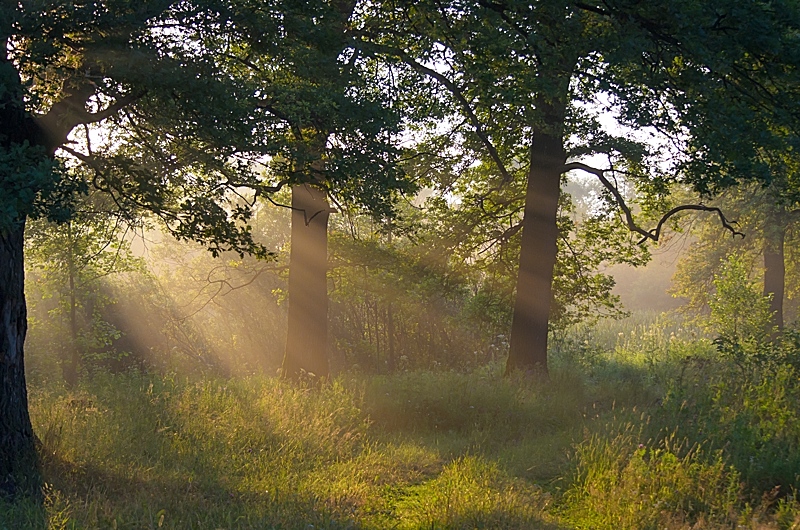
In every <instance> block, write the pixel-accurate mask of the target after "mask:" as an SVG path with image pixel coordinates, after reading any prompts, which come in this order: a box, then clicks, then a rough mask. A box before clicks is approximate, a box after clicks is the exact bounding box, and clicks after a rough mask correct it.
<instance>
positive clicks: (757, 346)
mask: <svg viewBox="0 0 800 530" xmlns="http://www.w3.org/2000/svg"><path fill="white" fill-rule="evenodd" d="M713 283H714V289H715V291H714V294H713V295H712V296H711V299H710V300H709V307H710V309H711V315H710V316H709V319H708V323H707V325H706V328H707V329H708V330H709V331H710V332H712V333H715V334H716V335H717V338H716V339H715V342H716V344H717V346H718V348H719V349H720V352H722V353H723V354H725V355H730V356H732V357H734V360H736V361H737V362H739V363H743V362H745V361H746V359H747V358H748V357H751V358H752V357H754V356H758V355H759V354H761V353H763V351H762V350H764V349H766V348H768V346H767V342H768V339H769V338H770V337H771V336H772V335H773V333H774V330H773V329H772V328H771V320H770V319H771V313H770V307H769V298H768V297H765V296H763V295H762V294H761V293H760V292H759V290H758V288H757V287H756V284H755V282H754V281H753V280H751V279H750V278H749V276H748V271H747V267H746V266H745V264H744V262H743V260H742V258H741V257H739V256H735V255H734V256H730V257H729V258H728V259H727V260H726V261H725V262H724V263H723V264H722V266H721V267H720V271H719V274H718V275H717V276H716V277H715V279H714V282H713Z"/></svg>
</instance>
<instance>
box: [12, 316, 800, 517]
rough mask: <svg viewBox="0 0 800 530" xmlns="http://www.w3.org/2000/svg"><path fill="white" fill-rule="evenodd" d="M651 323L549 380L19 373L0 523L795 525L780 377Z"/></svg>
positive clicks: (795, 394) (799, 509)
mask: <svg viewBox="0 0 800 530" xmlns="http://www.w3.org/2000/svg"><path fill="white" fill-rule="evenodd" d="M637 325H638V324H637ZM658 325H662V328H663V327H664V326H663V324H658V323H657V322H656V323H655V324H651V327H650V328H635V329H633V331H634V334H633V335H631V333H630V330H623V331H621V332H617V335H616V336H617V337H618V338H617V339H615V340H614V343H613V344H611V345H606V346H604V347H602V348H600V347H597V348H593V347H592V345H593V342H592V340H593V339H591V338H589V339H583V338H581V339H580V340H579V341H577V343H576V344H577V345H578V346H575V347H574V348H572V349H571V350H570V351H569V352H567V353H565V352H564V351H561V352H556V354H555V358H554V362H553V366H554V368H553V373H552V376H551V379H550V381H531V380H525V379H514V378H511V379H503V378H502V377H501V376H500V366H487V367H483V368H481V369H478V370H475V371H473V372H470V373H457V372H442V373H432V372H414V373H402V374H397V375H393V376H374V377H367V376H356V375H350V376H343V377H341V378H339V379H337V380H336V381H334V382H333V383H331V384H329V385H327V386H324V387H323V388H315V389H311V388H298V387H295V386H292V385H290V384H287V383H285V382H283V381H280V380H277V379H275V378H267V377H263V378H257V377H253V378H248V379H230V380H223V379H208V380H192V379H189V378H185V377H183V378H182V377H178V376H174V375H173V376H164V375H154V374H142V373H126V374H117V375H111V374H99V375H97V376H95V377H94V378H93V379H92V380H91V381H88V382H86V383H84V385H83V386H82V387H81V388H80V389H78V390H75V391H72V392H66V391H64V390H63V389H60V388H57V387H52V386H51V387H45V388H33V389H32V390H31V395H30V405H31V412H32V417H33V421H34V426H35V429H36V432H37V433H38V435H39V437H40V438H41V439H42V443H43V465H44V472H45V477H46V480H47V487H46V491H45V497H46V499H45V503H44V505H43V506H35V505H26V504H24V503H22V504H16V505H10V504H0V528H9V529H12V528H13V529H16V528H50V529H73V528H75V529H84V528H85V529H91V528H116V529H123V528H129V529H141V528H176V529H192V528H195V529H201V528H202V529H206V528H208V529H217V528H231V529H233V528H237V529H239V528H240V529H249V528H253V529H256V528H285V529H294V528H297V529H308V528H332V529H333V528H352V529H384V528H397V529H418V528H419V529H423V528H424V529H445V528H448V529H449V528H454V529H455V528H458V529H461V528H464V529H467V528H469V529H472V528H498V529H505V528H512V529H513V528H520V529H522V528H534V529H535V528H543V529H566V528H587V529H588V528H596V529H603V528H609V529H611V528H653V529H656V528H787V529H788V528H800V505H799V504H798V502H797V500H796V498H795V492H794V489H793V488H795V487H797V486H798V485H800V477H798V474H800V457H798V456H797V455H798V454H800V450H798V447H800V444H798V441H799V440H800V419H798V413H799V411H800V385H799V384H798V383H797V379H798V378H797V374H796V373H795V372H793V371H791V369H790V367H787V366H782V367H778V368H775V369H774V370H773V369H772V368H769V369H767V368H764V370H761V372H759V370H755V371H750V372H748V373H746V374H742V373H741V371H738V372H736V370H735V368H731V367H729V366H728V365H726V364H725V362H724V361H723V360H720V359H717V358H715V357H714V351H713V348H711V346H710V343H707V342H704V341H702V340H696V339H694V338H692V337H678V338H674V337H676V335H675V334H674V332H673V331H670V332H669V333H666V332H665V331H664V329H661V330H658V329H654V328H653V326H658ZM619 333H623V334H622V335H619ZM608 335H609V337H613V336H614V335H612V334H610V333H609V334H608ZM637 337H638V338H637ZM623 339H624V340H623ZM584 340H588V341H589V344H586V343H584V342H583V341H584ZM580 344H583V346H582V347H581V346H580ZM770 370H772V371H770ZM726 385H727V386H726ZM776 486H778V487H777V489H776Z"/></svg>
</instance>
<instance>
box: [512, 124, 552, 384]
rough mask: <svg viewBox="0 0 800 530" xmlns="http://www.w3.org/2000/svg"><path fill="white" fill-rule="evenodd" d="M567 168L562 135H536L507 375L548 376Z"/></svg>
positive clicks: (526, 196)
mask: <svg viewBox="0 0 800 530" xmlns="http://www.w3.org/2000/svg"><path fill="white" fill-rule="evenodd" d="M565 162H566V154H565V152H564V146H563V142H562V138H561V135H560V134H547V133H539V132H537V133H536V134H535V135H534V138H533V145H532V146H531V152H530V169H529V171H528V187H527V191H526V194H525V213H524V219H523V228H522V245H521V250H520V261H519V275H518V277H517V295H516V299H515V301H514V316H513V319H512V321H511V341H510V342H511V344H510V351H509V356H508V362H507V363H506V374H510V373H511V372H514V371H516V370H521V371H524V372H527V373H540V374H547V331H548V326H547V322H548V319H549V316H550V305H551V303H552V299H553V269H554V267H555V263H556V243H557V239H558V228H557V226H556V216H557V214H558V199H559V195H560V193H561V172H562V167H563V166H564V163H565Z"/></svg>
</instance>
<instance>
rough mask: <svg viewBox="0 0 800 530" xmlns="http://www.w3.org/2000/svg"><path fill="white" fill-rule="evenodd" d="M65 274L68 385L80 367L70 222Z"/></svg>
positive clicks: (73, 385)
mask: <svg viewBox="0 0 800 530" xmlns="http://www.w3.org/2000/svg"><path fill="white" fill-rule="evenodd" d="M67 240H68V241H69V249H67V275H68V279H67V282H68V288H69V335H70V343H69V353H70V357H69V359H62V362H63V363H64V368H63V374H64V381H65V382H66V383H67V385H68V386H69V387H75V385H77V384H78V370H79V369H80V362H81V357H80V349H79V348H78V307H77V306H78V302H77V298H76V294H75V274H76V271H75V256H74V255H73V250H74V245H73V240H72V223H71V222H69V223H67Z"/></svg>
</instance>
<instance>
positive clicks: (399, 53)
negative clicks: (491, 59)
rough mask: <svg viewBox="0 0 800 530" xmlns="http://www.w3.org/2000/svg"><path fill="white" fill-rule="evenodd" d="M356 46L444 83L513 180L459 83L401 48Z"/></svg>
mask: <svg viewBox="0 0 800 530" xmlns="http://www.w3.org/2000/svg"><path fill="white" fill-rule="evenodd" d="M354 47H356V48H359V49H361V50H362V51H366V52H373V53H383V54H386V55H389V56H393V57H396V58H398V59H400V60H401V61H403V62H404V63H405V64H407V65H408V66H410V67H411V68H413V69H414V70H416V71H417V72H419V73H421V74H425V75H427V76H428V77H432V78H434V79H436V80H437V81H438V82H439V83H440V84H442V85H443V86H444V87H445V88H446V89H447V90H448V91H450V93H451V94H452V95H453V97H454V98H456V101H458V104H459V105H460V106H461V108H462V110H463V111H464V114H466V116H467V119H468V120H469V122H470V124H471V125H472V127H473V128H474V129H475V134H476V135H478V138H480V140H481V142H482V143H483V145H484V146H485V147H486V150H487V151H488V152H489V156H490V157H491V159H492V161H493V162H494V163H495V165H496V166H497V169H498V171H500V174H501V175H502V176H503V181H504V182H511V181H512V180H513V178H512V177H511V174H510V173H509V172H508V169H506V166H505V164H504V163H503V160H502V159H501V158H500V154H499V153H498V152H497V148H495V146H494V144H493V143H492V141H491V140H490V139H489V136H488V135H487V134H486V131H485V130H484V128H483V124H482V123H481V121H480V120H479V119H478V116H477V115H476V114H475V111H474V110H473V108H472V106H471V105H470V102H469V100H467V98H466V96H465V95H464V93H463V92H462V91H461V89H460V88H459V87H458V85H456V83H454V82H453V81H452V80H450V79H449V78H448V77H447V76H446V75H444V74H442V73H440V72H437V71H436V70H434V69H432V68H428V67H427V66H425V65H423V64H421V63H419V62H417V61H416V60H415V59H414V58H413V57H412V56H411V55H409V54H408V53H406V52H405V51H404V50H401V49H399V48H394V47H392V46H387V45H385V44H377V43H372V42H369V43H367V42H364V41H358V42H356V43H354Z"/></svg>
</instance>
